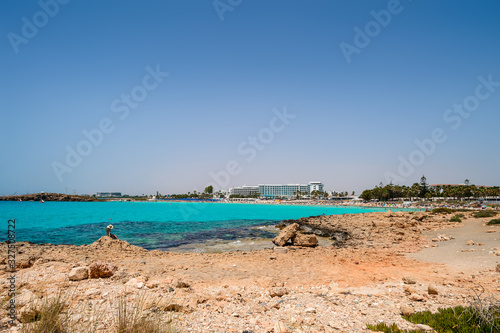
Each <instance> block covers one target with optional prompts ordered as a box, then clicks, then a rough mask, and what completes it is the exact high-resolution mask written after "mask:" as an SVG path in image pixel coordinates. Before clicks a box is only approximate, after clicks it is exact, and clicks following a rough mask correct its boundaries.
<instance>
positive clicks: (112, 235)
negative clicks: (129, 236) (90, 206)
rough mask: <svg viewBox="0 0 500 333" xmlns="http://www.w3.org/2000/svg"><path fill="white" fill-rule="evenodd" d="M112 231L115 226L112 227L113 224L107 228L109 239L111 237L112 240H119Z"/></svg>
mask: <svg viewBox="0 0 500 333" xmlns="http://www.w3.org/2000/svg"><path fill="white" fill-rule="evenodd" d="M111 229H113V225H111V224H110V225H108V226H107V227H106V235H107V236H108V237H111V238H112V239H118V237H116V235H115V234H112V233H111Z"/></svg>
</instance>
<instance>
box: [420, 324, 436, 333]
mask: <svg viewBox="0 0 500 333" xmlns="http://www.w3.org/2000/svg"><path fill="white" fill-rule="evenodd" d="M417 328H418V329H419V330H422V331H426V332H430V331H433V330H434V329H433V328H432V327H430V326H427V325H424V324H417Z"/></svg>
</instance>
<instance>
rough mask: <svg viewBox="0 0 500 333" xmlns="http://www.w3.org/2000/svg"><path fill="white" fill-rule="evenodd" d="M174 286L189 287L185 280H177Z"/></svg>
mask: <svg viewBox="0 0 500 333" xmlns="http://www.w3.org/2000/svg"><path fill="white" fill-rule="evenodd" d="M175 287H176V288H190V287H191V286H190V285H189V283H187V282H184V281H177V283H176V284H175Z"/></svg>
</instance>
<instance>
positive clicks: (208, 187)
mask: <svg viewBox="0 0 500 333" xmlns="http://www.w3.org/2000/svg"><path fill="white" fill-rule="evenodd" d="M205 193H206V194H212V193H214V187H213V186H212V185H209V186H207V187H205Z"/></svg>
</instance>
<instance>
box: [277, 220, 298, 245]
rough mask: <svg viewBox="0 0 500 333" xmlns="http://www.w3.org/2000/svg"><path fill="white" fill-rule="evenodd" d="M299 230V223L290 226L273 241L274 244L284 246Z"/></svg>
mask: <svg viewBox="0 0 500 333" xmlns="http://www.w3.org/2000/svg"><path fill="white" fill-rule="evenodd" d="M297 230H299V225H298V223H293V224H290V225H289V226H288V227H286V228H284V229H283V230H281V232H280V234H279V235H278V236H276V237H275V238H274V239H273V243H274V244H276V245H278V246H283V245H285V244H286V242H288V240H290V239H291V238H292V237H293V236H295V234H296V233H297Z"/></svg>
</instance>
